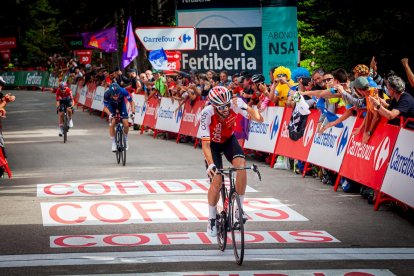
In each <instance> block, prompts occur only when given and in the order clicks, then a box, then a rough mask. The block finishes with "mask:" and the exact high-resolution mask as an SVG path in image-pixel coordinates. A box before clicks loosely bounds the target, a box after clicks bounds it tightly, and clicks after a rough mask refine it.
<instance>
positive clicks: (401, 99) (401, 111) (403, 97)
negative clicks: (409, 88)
mask: <svg viewBox="0 0 414 276" xmlns="http://www.w3.org/2000/svg"><path fill="white" fill-rule="evenodd" d="M385 83H386V85H387V88H388V91H389V92H390V96H391V103H390V104H389V105H388V104H387V103H386V102H385V101H384V100H382V99H378V98H375V97H373V96H369V101H370V103H371V104H372V105H373V108H374V110H375V111H376V112H378V113H379V114H380V115H381V116H383V117H385V118H387V120H388V121H389V122H390V123H392V124H397V125H399V123H400V121H399V120H398V118H397V117H398V116H402V117H403V118H404V119H407V118H414V98H413V97H412V96H411V95H410V94H408V93H406V92H405V82H404V81H403V80H402V79H401V78H400V77H398V76H391V77H389V78H388V79H387V81H386V82H385ZM407 126H408V127H410V128H414V124H413V123H411V122H410V123H408V124H407Z"/></svg>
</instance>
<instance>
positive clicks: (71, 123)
mask: <svg viewBox="0 0 414 276" xmlns="http://www.w3.org/2000/svg"><path fill="white" fill-rule="evenodd" d="M69 127H70V128H72V127H73V120H72V119H70V121H69Z"/></svg>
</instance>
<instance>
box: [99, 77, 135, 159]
mask: <svg viewBox="0 0 414 276" xmlns="http://www.w3.org/2000/svg"><path fill="white" fill-rule="evenodd" d="M125 99H126V100H128V101H129V103H130V105H131V111H132V113H131V115H130V117H131V119H132V121H134V115H135V103H134V101H133V100H132V98H131V95H130V94H129V93H128V91H127V90H125V89H124V88H122V87H121V86H119V85H118V84H117V83H111V84H110V85H109V88H108V90H106V91H105V94H104V112H105V113H106V114H107V115H108V121H109V136H110V137H111V139H112V151H113V152H115V151H116V143H115V112H116V111H117V110H118V111H119V113H120V116H121V118H122V123H123V125H124V133H125V140H126V150H128V130H129V123H128V111H127V105H126V102H125Z"/></svg>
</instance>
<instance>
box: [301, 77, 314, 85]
mask: <svg viewBox="0 0 414 276" xmlns="http://www.w3.org/2000/svg"><path fill="white" fill-rule="evenodd" d="M311 81H312V79H311V78H308V77H306V78H302V85H303V86H308V85H309V83H310V82H311Z"/></svg>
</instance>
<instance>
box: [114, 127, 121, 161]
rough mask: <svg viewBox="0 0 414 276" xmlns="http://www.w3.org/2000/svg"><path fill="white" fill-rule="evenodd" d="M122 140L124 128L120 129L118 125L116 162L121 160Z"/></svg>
mask: <svg viewBox="0 0 414 276" xmlns="http://www.w3.org/2000/svg"><path fill="white" fill-rule="evenodd" d="M120 141H122V130H120V129H119V128H118V127H117V128H116V134H115V144H116V152H115V153H116V162H117V163H118V164H119V163H120V162H121V151H120V148H121V145H120V143H121V142H120Z"/></svg>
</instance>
